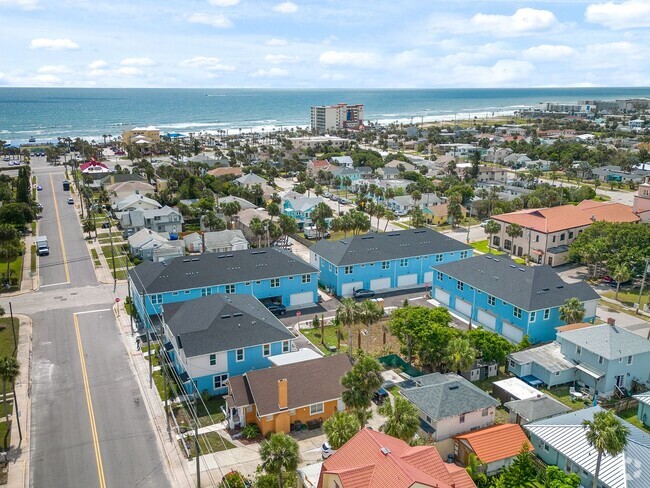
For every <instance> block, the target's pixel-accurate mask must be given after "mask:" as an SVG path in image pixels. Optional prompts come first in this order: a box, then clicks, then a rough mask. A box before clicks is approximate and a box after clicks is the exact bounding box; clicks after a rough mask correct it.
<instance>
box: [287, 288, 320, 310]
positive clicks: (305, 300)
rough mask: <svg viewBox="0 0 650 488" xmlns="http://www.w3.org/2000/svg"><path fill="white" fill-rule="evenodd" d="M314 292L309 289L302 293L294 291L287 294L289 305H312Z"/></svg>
mask: <svg viewBox="0 0 650 488" xmlns="http://www.w3.org/2000/svg"><path fill="white" fill-rule="evenodd" d="M313 303H314V294H313V293H312V292H311V291H306V292H304V293H294V294H293V295H290V296H289V306H290V307H298V306H300V305H313Z"/></svg>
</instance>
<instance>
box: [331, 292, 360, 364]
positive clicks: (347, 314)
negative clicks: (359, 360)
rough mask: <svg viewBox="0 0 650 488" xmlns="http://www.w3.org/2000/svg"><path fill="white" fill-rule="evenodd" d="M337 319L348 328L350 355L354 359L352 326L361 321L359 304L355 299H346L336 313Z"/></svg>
mask: <svg viewBox="0 0 650 488" xmlns="http://www.w3.org/2000/svg"><path fill="white" fill-rule="evenodd" d="M336 318H337V320H338V322H339V323H340V324H341V325H342V326H343V327H347V328H348V348H349V349H348V354H349V355H350V357H352V325H353V324H355V323H356V322H357V321H358V320H359V304H358V303H357V302H355V301H354V299H353V298H344V299H343V300H341V306H340V307H339V308H338V310H337V311H336Z"/></svg>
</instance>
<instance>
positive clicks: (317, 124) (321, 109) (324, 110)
mask: <svg viewBox="0 0 650 488" xmlns="http://www.w3.org/2000/svg"><path fill="white" fill-rule="evenodd" d="M362 121H363V105H362V104H356V105H348V104H346V103H339V104H337V105H321V106H317V107H312V108H311V128H312V130H313V131H314V132H317V133H318V134H324V133H326V132H329V131H333V130H338V129H345V128H356V127H358V126H359V125H360V124H361V123H362Z"/></svg>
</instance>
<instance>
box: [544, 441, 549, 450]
mask: <svg viewBox="0 0 650 488" xmlns="http://www.w3.org/2000/svg"><path fill="white" fill-rule="evenodd" d="M549 449H550V446H549V445H548V444H547V443H546V442H545V443H544V450H545V451H546V452H548V450H549Z"/></svg>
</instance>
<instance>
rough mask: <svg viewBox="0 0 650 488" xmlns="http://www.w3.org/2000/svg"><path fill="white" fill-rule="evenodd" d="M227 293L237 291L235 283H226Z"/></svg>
mask: <svg viewBox="0 0 650 488" xmlns="http://www.w3.org/2000/svg"><path fill="white" fill-rule="evenodd" d="M226 293H235V285H226Z"/></svg>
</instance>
